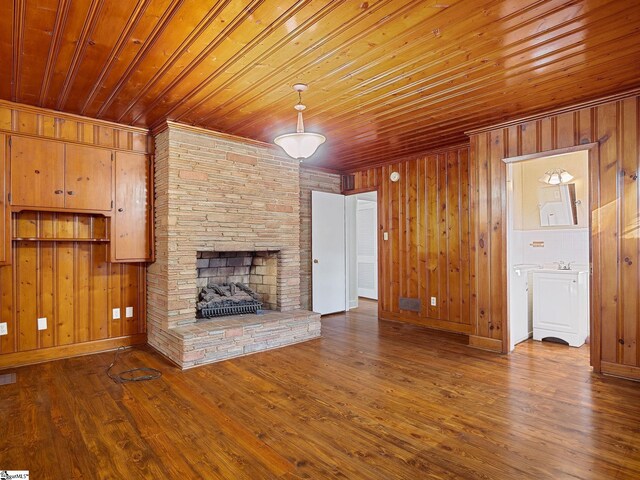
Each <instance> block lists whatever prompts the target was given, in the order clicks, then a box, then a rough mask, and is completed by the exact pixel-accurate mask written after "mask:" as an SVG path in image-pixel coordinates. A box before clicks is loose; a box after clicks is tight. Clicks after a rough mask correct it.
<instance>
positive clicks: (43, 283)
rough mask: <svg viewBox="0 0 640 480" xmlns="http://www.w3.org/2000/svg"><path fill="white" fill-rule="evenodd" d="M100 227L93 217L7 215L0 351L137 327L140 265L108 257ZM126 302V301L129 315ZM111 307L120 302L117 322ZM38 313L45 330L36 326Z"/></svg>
mask: <svg viewBox="0 0 640 480" xmlns="http://www.w3.org/2000/svg"><path fill="white" fill-rule="evenodd" d="M106 229H107V220H106V218H104V217H100V216H92V215H79V214H66V213H65V214H63V213H48V212H47V213H45V212H21V213H17V214H13V228H12V230H13V238H14V241H13V248H12V265H11V266H7V267H2V268H0V291H1V292H2V294H1V295H0V311H2V321H3V322H7V323H8V331H9V334H8V335H4V336H2V337H0V354H7V353H14V352H26V351H29V350H35V349H41V348H47V347H57V346H62V345H71V344H77V343H82V342H88V341H92V340H103V339H107V338H115V337H122V336H127V335H135V334H141V333H144V332H145V325H146V321H145V320H146V304H145V303H146V298H145V296H146V292H145V274H146V271H145V265H144V264H139V263H133V264H119V263H109V261H108V258H109V256H108V253H109V252H108V247H109V244H108V243H107V242H106V241H105V240H103V239H105V238H106V236H107V234H106ZM36 238H38V239H43V238H44V239H51V240H35V239H36ZM58 239H68V240H65V241H62V240H58ZM70 239H74V240H70ZM126 307H133V316H132V317H130V318H126V315H125V308H126ZM113 308H120V311H121V319H120V320H113V319H112V315H111V312H112V309H113ZM40 317H46V318H47V324H48V328H47V329H46V330H42V331H38V329H37V319H38V318H40ZM2 363H3V361H2V356H1V355H0V365H1V364H2Z"/></svg>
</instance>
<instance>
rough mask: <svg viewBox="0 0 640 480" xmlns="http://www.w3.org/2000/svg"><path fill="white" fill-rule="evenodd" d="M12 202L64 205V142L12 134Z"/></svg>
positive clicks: (40, 206) (21, 205)
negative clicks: (13, 135)
mask: <svg viewBox="0 0 640 480" xmlns="http://www.w3.org/2000/svg"><path fill="white" fill-rule="evenodd" d="M10 164H11V205H13V206H18V207H34V208H64V144H63V143H60V142H52V141H48V140H41V139H39V138H29V137H12V138H11V160H10Z"/></svg>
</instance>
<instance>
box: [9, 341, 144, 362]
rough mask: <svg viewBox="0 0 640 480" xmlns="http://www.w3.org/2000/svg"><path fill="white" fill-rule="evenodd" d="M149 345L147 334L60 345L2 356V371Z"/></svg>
mask: <svg viewBox="0 0 640 480" xmlns="http://www.w3.org/2000/svg"><path fill="white" fill-rule="evenodd" d="M145 343H147V334H146V333H138V334H136V335H127V336H124V337H117V338H105V339H103V340H94V341H92V342H83V343H76V344H73V345H60V346H57V347H49V348H41V349H39V350H29V351H26V352H13V353H5V354H4V355H0V369H5V368H15V367H22V366H24V365H32V364H34V363H43V362H49V361H51V360H61V359H63V358H70V357H79V356H81V355H90V354H92V353H98V352H104V351H107V350H113V349H115V348H118V347H119V346H120V345H124V346H129V345H141V344H145Z"/></svg>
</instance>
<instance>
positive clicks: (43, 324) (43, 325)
mask: <svg viewBox="0 0 640 480" xmlns="http://www.w3.org/2000/svg"><path fill="white" fill-rule="evenodd" d="M46 329H47V317H42V318H39V319H38V330H46Z"/></svg>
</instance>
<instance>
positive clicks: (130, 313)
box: [124, 307, 133, 318]
mask: <svg viewBox="0 0 640 480" xmlns="http://www.w3.org/2000/svg"><path fill="white" fill-rule="evenodd" d="M124 315H125V317H126V318H131V317H133V307H127V308H126V309H125V311H124Z"/></svg>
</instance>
